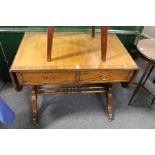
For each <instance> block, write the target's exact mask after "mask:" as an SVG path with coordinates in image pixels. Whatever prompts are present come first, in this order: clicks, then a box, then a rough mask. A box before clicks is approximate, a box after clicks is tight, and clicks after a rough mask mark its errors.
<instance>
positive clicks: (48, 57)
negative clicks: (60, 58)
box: [47, 26, 54, 61]
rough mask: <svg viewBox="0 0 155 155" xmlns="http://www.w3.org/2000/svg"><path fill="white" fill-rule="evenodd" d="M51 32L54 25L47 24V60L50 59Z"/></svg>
mask: <svg viewBox="0 0 155 155" xmlns="http://www.w3.org/2000/svg"><path fill="white" fill-rule="evenodd" d="M53 33H54V27H53V26H48V35H47V61H51V56H52V44H53Z"/></svg>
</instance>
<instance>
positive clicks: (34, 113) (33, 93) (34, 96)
mask: <svg viewBox="0 0 155 155" xmlns="http://www.w3.org/2000/svg"><path fill="white" fill-rule="evenodd" d="M36 89H37V87H36V86H33V87H31V97H32V121H33V124H35V125H37V123H38V122H37V121H38V119H37V93H36Z"/></svg>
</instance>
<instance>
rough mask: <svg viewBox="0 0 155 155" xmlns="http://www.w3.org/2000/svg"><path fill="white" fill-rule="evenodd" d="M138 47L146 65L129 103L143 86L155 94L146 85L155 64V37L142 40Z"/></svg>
mask: <svg viewBox="0 0 155 155" xmlns="http://www.w3.org/2000/svg"><path fill="white" fill-rule="evenodd" d="M137 48H138V51H139V53H140V55H141V57H142V58H143V59H144V60H145V61H146V66H145V69H144V72H143V75H142V77H141V78H140V81H139V83H138V85H137V87H136V89H135V90H134V92H133V95H132V97H131V99H130V101H129V104H128V105H130V104H131V103H132V100H133V99H134V97H135V95H136V94H137V92H138V91H139V89H140V88H141V87H143V88H144V89H145V90H146V91H147V92H149V93H150V94H152V95H153V96H154V94H153V93H152V92H150V91H149V90H148V89H147V88H146V87H145V83H146V81H147V79H148V78H149V76H150V74H151V72H152V70H153V68H154V65H155V40H154V39H143V40H140V41H139V42H138V44H137ZM154 100H155V97H154V98H153V99H152V104H153V102H154Z"/></svg>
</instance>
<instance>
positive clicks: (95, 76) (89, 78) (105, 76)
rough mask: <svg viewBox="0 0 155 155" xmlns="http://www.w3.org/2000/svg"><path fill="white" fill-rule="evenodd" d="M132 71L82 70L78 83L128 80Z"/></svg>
mask: <svg viewBox="0 0 155 155" xmlns="http://www.w3.org/2000/svg"><path fill="white" fill-rule="evenodd" d="M133 73H134V71H126V70H124V71H91V72H88V71H82V72H80V80H79V83H97V82H99V83H106V82H129V81H130V79H131V78H132V76H133Z"/></svg>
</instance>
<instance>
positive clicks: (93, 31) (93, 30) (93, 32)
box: [92, 26, 95, 38]
mask: <svg viewBox="0 0 155 155" xmlns="http://www.w3.org/2000/svg"><path fill="white" fill-rule="evenodd" d="M92 37H93V38H94V37H95V26H92Z"/></svg>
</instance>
